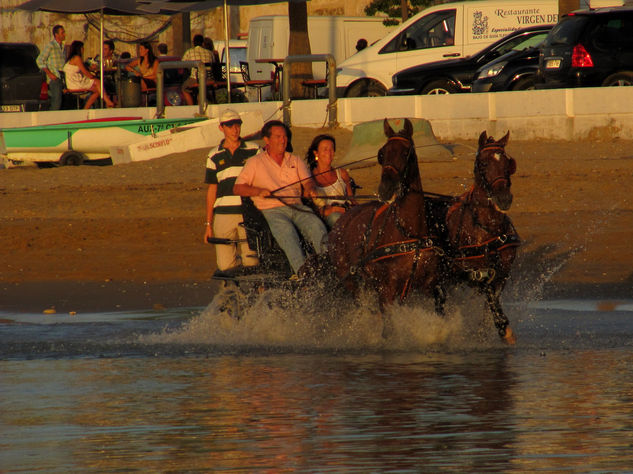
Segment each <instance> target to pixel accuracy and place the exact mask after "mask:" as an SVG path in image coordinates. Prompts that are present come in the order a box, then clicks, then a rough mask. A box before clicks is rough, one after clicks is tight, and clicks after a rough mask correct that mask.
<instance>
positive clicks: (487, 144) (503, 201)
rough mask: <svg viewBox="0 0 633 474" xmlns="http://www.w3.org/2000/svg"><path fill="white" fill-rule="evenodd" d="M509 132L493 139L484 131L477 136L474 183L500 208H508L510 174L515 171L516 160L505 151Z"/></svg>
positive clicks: (510, 194) (510, 196) (510, 195)
mask: <svg viewBox="0 0 633 474" xmlns="http://www.w3.org/2000/svg"><path fill="white" fill-rule="evenodd" d="M509 136H510V132H508V133H506V134H505V136H504V137H503V138H502V139H501V140H499V141H495V139H494V138H492V137H488V136H487V135H486V132H485V131H484V132H482V133H481V135H480V136H479V150H478V151H477V157H476V158H475V185H476V186H479V187H480V188H482V189H483V190H484V191H485V192H486V195H487V196H488V199H490V200H492V202H493V203H494V204H495V205H496V206H497V207H499V209H501V210H504V211H505V210H508V209H510V205H511V204H512V192H511V191H510V186H511V185H512V182H511V181H510V176H511V175H513V174H514V172H515V171H516V167H517V165H516V161H514V158H512V157H510V156H508V155H507V154H506V152H505V146H506V144H507V143H508V138H509Z"/></svg>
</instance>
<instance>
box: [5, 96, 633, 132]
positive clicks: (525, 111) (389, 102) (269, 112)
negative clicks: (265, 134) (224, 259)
mask: <svg viewBox="0 0 633 474" xmlns="http://www.w3.org/2000/svg"><path fill="white" fill-rule="evenodd" d="M327 105H328V102H327V100H325V99H321V100H316V101H314V100H297V101H294V102H292V104H291V119H292V124H293V125H294V126H304V127H322V126H324V125H327V123H328V120H327ZM337 105H338V122H339V124H340V125H341V126H343V127H350V128H351V127H352V126H353V125H354V123H358V122H363V121H369V120H377V119H382V118H385V117H388V118H393V117H417V118H424V119H427V120H429V121H430V122H431V125H432V127H433V131H434V133H435V136H436V137H437V138H438V139H440V140H452V139H457V138H461V139H473V138H476V137H477V136H478V135H479V133H481V131H482V130H484V129H485V130H487V131H488V133H489V134H492V135H495V136H496V135H499V134H501V133H505V132H506V131H507V130H511V131H512V135H513V136H514V137H521V139H523V140H531V139H556V140H576V139H597V140H603V139H604V140H607V139H613V138H621V139H629V140H631V139H633V87H612V88H583V89H556V90H542V91H521V92H497V93H492V94H454V95H446V96H404V97H375V98H354V99H339V100H338V103H337ZM226 107H227V105H226V104H221V105H209V106H208V108H207V115H208V116H209V117H217V116H218V115H219V114H220V113H221V111H222V110H224V109H225V108H226ZM231 107H232V108H234V109H236V110H238V111H254V110H259V111H261V113H262V117H263V119H264V121H267V120H271V119H281V118H282V112H281V102H263V103H261V104H259V103H257V102H251V103H245V104H231ZM197 111H198V108H197V107H196V106H190V107H168V108H167V109H166V116H167V117H169V118H177V117H189V116H192V115H193V114H194V113H196V112H197ZM155 112H156V110H155V109H154V108H138V109H109V110H89V111H82V110H77V111H60V112H38V113H21V114H11V113H5V114H0V128H7V127H23V126H30V125H42V124H47V123H59V122H67V121H72V120H86V119H93V118H99V117H105V116H112V115H117V116H122V115H125V116H138V117H142V118H151V117H153V116H154V114H155Z"/></svg>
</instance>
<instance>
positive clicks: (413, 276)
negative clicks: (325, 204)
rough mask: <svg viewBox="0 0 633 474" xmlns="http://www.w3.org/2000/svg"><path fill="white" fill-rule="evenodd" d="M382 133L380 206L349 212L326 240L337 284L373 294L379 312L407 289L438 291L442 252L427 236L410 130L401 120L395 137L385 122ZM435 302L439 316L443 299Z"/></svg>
mask: <svg viewBox="0 0 633 474" xmlns="http://www.w3.org/2000/svg"><path fill="white" fill-rule="evenodd" d="M384 131H385V135H386V136H387V143H386V144H385V145H384V146H383V147H382V148H381V149H380V151H379V152H378V162H379V163H380V165H381V166H382V174H381V180H380V185H379V188H378V194H379V197H380V199H381V200H382V202H378V201H373V202H370V203H367V204H363V205H360V206H355V207H352V208H351V209H350V210H349V211H347V212H346V213H345V214H343V216H342V217H341V218H340V219H339V220H338V222H337V223H336V225H335V226H334V228H333V229H332V231H331V232H330V234H329V236H328V239H329V242H328V255H329V258H330V264H331V265H332V266H333V268H334V269H335V272H336V274H337V276H338V278H339V279H340V280H342V281H343V282H344V283H345V285H346V287H347V288H348V290H351V291H354V292H355V291H356V289H357V286H358V284H359V283H361V284H364V285H366V286H369V287H373V288H375V289H376V291H377V292H378V301H379V305H380V309H381V311H382V310H384V309H385V307H386V306H387V305H389V304H391V303H393V302H394V301H395V300H398V301H400V302H402V301H404V300H405V298H406V297H407V295H408V294H409V293H410V291H411V290H412V289H416V290H417V289H420V290H422V291H424V292H426V293H429V294H430V293H433V292H438V293H439V291H440V290H441V288H440V287H439V286H438V281H439V273H438V265H439V262H440V256H439V254H440V253H441V250H440V249H438V248H437V247H435V246H434V244H433V241H432V240H431V238H430V236H429V231H428V227H427V221H426V214H425V207H424V193H423V191H422V183H421V181H420V170H419V168H418V161H417V156H416V153H415V146H414V144H413V140H412V138H411V137H412V135H413V126H412V125H411V122H410V121H409V120H405V122H404V128H403V129H402V130H401V131H400V132H398V133H395V132H394V131H393V129H392V128H391V126H390V125H389V122H388V121H387V119H385V121H384ZM435 297H436V299H435V301H436V310H437V311H438V312H441V311H442V310H443V306H442V305H443V298H442V297H441V295H439V294H435Z"/></svg>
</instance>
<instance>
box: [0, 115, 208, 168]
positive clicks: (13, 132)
mask: <svg viewBox="0 0 633 474" xmlns="http://www.w3.org/2000/svg"><path fill="white" fill-rule="evenodd" d="M205 119H206V117H200V118H197V117H196V118H179V119H149V120H139V119H132V120H129V119H125V118H124V119H118V120H117V119H115V120H112V119H109V120H87V121H81V122H71V123H61V124H53V125H42V126H35V127H20V128H5V129H3V130H2V135H3V138H4V140H3V141H4V153H5V156H6V158H8V159H9V160H19V161H33V162H40V161H57V160H59V158H60V157H61V155H62V154H63V153H65V152H68V151H75V152H78V153H81V154H83V155H85V156H86V157H87V158H89V159H95V158H105V157H108V156H110V147H112V146H113V145H129V144H131V143H135V142H138V141H139V140H142V139H143V138H145V137H147V136H155V135H156V134H158V133H160V132H164V131H166V130H170V129H174V128H178V127H182V126H185V125H189V124H192V123H196V122H200V121H202V120H205Z"/></svg>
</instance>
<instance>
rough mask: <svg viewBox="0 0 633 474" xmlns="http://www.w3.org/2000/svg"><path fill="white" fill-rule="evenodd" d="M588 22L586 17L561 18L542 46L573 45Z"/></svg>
mask: <svg viewBox="0 0 633 474" xmlns="http://www.w3.org/2000/svg"><path fill="white" fill-rule="evenodd" d="M588 21H589V18H588V17H584V16H570V17H566V18H563V19H562V20H561V21H560V23H558V25H556V26H555V27H554V28H552V31H550V32H549V35H547V38H546V39H545V42H544V43H543V45H544V46H545V47H548V46H556V45H568V46H570V45H574V44H576V42H577V41H578V38H579V37H580V33H581V31H582V30H583V28H584V26H585V25H586V24H587V22H588Z"/></svg>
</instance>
